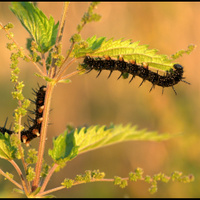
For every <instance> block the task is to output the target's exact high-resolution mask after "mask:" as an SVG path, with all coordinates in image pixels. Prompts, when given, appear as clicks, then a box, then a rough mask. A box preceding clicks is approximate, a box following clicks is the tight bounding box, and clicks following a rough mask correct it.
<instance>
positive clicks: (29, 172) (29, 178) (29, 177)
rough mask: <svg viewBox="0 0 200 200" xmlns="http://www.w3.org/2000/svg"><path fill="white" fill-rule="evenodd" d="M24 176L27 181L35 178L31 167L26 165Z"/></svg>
mask: <svg viewBox="0 0 200 200" xmlns="http://www.w3.org/2000/svg"><path fill="white" fill-rule="evenodd" d="M26 178H27V180H28V181H33V179H34V178H35V172H34V168H33V167H28V170H27V175H26Z"/></svg>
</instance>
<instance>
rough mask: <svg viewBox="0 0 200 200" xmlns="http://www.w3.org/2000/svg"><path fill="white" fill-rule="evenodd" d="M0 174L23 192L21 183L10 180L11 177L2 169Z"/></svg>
mask: <svg viewBox="0 0 200 200" xmlns="http://www.w3.org/2000/svg"><path fill="white" fill-rule="evenodd" d="M0 174H1V175H3V176H4V177H5V178H7V179H8V180H9V181H10V182H12V183H13V184H15V185H16V186H17V187H18V188H19V189H21V190H23V188H22V186H21V185H20V184H19V183H17V182H16V181H14V180H13V179H12V178H10V176H8V175H7V174H6V173H4V172H3V171H2V170H1V169H0Z"/></svg>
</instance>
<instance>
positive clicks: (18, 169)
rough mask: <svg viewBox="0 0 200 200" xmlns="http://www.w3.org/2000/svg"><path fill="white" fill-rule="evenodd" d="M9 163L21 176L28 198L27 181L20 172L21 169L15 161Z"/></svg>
mask: <svg viewBox="0 0 200 200" xmlns="http://www.w3.org/2000/svg"><path fill="white" fill-rule="evenodd" d="M9 162H10V163H11V164H12V165H13V167H14V168H15V169H16V171H17V173H18V174H19V177H20V179H21V182H22V185H23V189H24V192H25V194H26V195H27V196H28V194H29V192H28V190H27V187H26V179H25V178H24V176H23V174H22V171H21V170H20V168H19V167H18V165H17V164H16V163H15V161H14V160H9Z"/></svg>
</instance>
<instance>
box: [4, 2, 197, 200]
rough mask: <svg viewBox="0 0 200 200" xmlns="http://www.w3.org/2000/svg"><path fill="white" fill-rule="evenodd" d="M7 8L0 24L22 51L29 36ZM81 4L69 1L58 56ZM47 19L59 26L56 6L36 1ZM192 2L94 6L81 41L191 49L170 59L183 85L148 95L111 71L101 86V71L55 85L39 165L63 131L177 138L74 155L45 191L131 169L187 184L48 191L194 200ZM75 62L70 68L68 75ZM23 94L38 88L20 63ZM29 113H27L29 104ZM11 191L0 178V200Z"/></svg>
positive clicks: (7, 102) (7, 112) (10, 105)
mask: <svg viewBox="0 0 200 200" xmlns="http://www.w3.org/2000/svg"><path fill="white" fill-rule="evenodd" d="M10 5H11V4H10V3H3V2H1V3H0V22H1V23H2V24H3V25H5V24H7V23H8V22H12V23H13V24H14V26H15V27H14V29H12V31H13V33H14V36H15V37H14V38H15V40H16V41H17V42H18V43H19V44H20V45H21V46H23V47H24V48H25V47H26V38H27V37H29V35H28V33H27V32H26V30H25V29H24V28H23V26H22V25H21V24H20V22H19V21H18V19H17V18H16V17H15V16H14V14H13V13H12V12H11V11H10V10H9V6H10ZM88 6H89V3H88V2H84V3H81V2H72V3H71V4H70V7H69V10H68V18H67V21H66V26H65V31H64V37H63V41H64V42H63V54H64V55H65V52H66V50H67V49H68V48H69V46H70V43H69V39H70V37H71V35H72V34H74V33H75V32H76V27H77V24H79V22H80V20H81V17H82V16H83V14H84V12H86V11H87V9H88ZM38 7H39V9H41V10H42V11H43V12H44V13H45V14H46V15H47V17H49V16H50V15H52V16H53V17H54V19H55V22H57V21H58V20H60V17H61V13H62V9H63V3H62V2H58V3H57V2H54V3H52V2H39V3H38ZM199 10H200V3H199V2H191V3H188V2H177V3H175V2H162V3H157V2H153V3H150V2H142V3H137V2H123V3H122V2H116V3H114V2H113V3H110V2H102V3H100V4H99V5H98V9H97V10H96V12H97V13H98V14H100V15H102V19H101V21H100V22H96V23H95V22H92V23H90V24H88V25H87V26H86V27H85V28H84V29H83V31H82V37H83V38H84V39H86V38H88V37H91V36H93V35H96V36H97V37H100V36H105V37H107V38H112V37H113V38H114V39H115V40H116V39H119V38H124V39H132V41H140V44H141V45H142V44H148V45H149V49H154V48H156V49H158V50H159V53H160V54H166V55H171V54H174V53H175V52H177V51H178V50H181V49H187V46H188V45H189V44H195V45H197V47H196V49H195V50H194V51H193V52H192V53H191V54H190V55H186V54H185V55H184V56H183V57H181V58H179V59H178V60H177V62H178V63H180V64H181V65H183V66H184V70H185V73H184V76H185V77H186V81H188V82H190V83H191V85H187V84H185V83H183V82H180V84H178V85H176V86H175V89H176V91H177V93H178V95H177V96H176V95H175V94H174V91H173V90H172V89H171V88H165V91H164V94H163V95H162V88H160V87H158V86H157V87H156V88H155V89H154V90H153V91H152V92H151V93H149V89H150V87H151V83H148V82H145V83H144V84H143V85H142V87H140V88H138V86H139V84H140V82H141V79H140V78H138V77H136V78H135V79H134V80H133V81H132V82H131V84H129V83H128V80H123V79H120V80H117V77H118V76H119V72H114V73H113V74H112V76H111V78H110V79H107V76H108V74H109V72H106V71H104V72H102V74H101V76H99V78H98V79H96V75H97V72H95V71H92V72H91V73H89V74H86V75H82V76H79V75H76V76H74V77H72V79H71V80H72V83H70V84H58V85H57V86H56V88H55V90H54V93H53V99H52V105H51V108H52V109H53V110H52V112H51V114H50V119H49V121H50V123H52V125H50V126H49V127H48V140H47V148H46V152H45V156H44V158H45V159H46V160H47V161H48V163H49V164H50V163H51V159H49V158H48V151H47V149H48V148H51V147H52V142H51V141H52V139H53V137H55V136H57V135H59V134H61V133H63V132H64V130H65V129H66V125H68V124H72V125H74V126H76V127H77V126H83V125H96V124H99V125H104V124H105V125H110V123H111V122H112V123H114V124H120V123H122V124H124V125H126V124H127V123H131V124H132V125H138V129H147V130H149V131H154V130H156V131H158V132H159V133H170V134H176V133H181V135H180V136H177V137H175V138H173V139H170V140H168V141H165V142H148V141H132V142H125V143H121V144H116V145H113V146H109V147H105V148H101V149H98V150H94V151H91V152H88V153H85V154H83V155H80V156H78V157H77V158H75V159H74V160H73V161H72V162H69V163H68V164H67V165H66V167H65V168H64V169H62V170H61V171H60V172H59V173H56V174H54V175H53V176H52V178H51V181H50V183H49V184H48V186H47V189H50V188H53V187H56V186H59V184H60V182H62V181H63V179H64V178H65V177H66V178H74V177H75V175H76V174H83V173H84V171H85V170H94V169H99V170H100V171H103V172H105V173H106V177H107V178H113V177H114V176H121V177H127V176H128V173H129V172H130V171H134V170H135V169H136V168H137V167H141V168H143V169H144V174H145V175H154V174H156V173H159V172H164V173H165V174H167V175H170V174H171V173H172V172H174V171H176V170H177V171H181V172H183V173H184V174H185V175H188V174H193V175H194V176H195V181H194V182H192V183H187V184H183V183H177V182H175V183H173V182H171V181H170V182H169V183H167V184H166V183H159V184H158V192H157V193H155V194H154V195H150V194H149V192H148V188H149V184H147V183H145V182H143V181H138V182H136V183H131V182H130V183H129V186H128V187H126V188H125V189H121V188H119V187H118V186H114V185H113V184H112V183H103V182H102V183H89V184H82V185H78V186H75V187H72V188H71V189H66V190H62V191H59V192H55V193H54V195H56V197H77V198H78V197H79V198H80V197H86V198H90V197H91V198H92V197H93V198H95V197H102V198H103V197H104V198H105V197H107V198H109V197H110V198H111V197H113V198H116V197H121V198H123V197H133V198H136V197H143V198H145V197H151V198H152V197H153V198H156V197H159V198H162V197H163V198H164V197H168V198H170V197H179V198H180V197H182V198H192V197H193V198H194V197H200V191H199V184H200V145H199V143H200V135H199V133H200V131H199V130H200V123H199V119H200V114H199V111H198V110H199V109H200V78H199V77H198V76H199V75H200V68H199V55H200V45H199V41H200V40H199V36H200V24H199V23H200V12H199ZM7 42H8V40H7V38H6V36H5V33H4V31H1V32H0V49H1V50H0V51H1V54H0V66H1V73H0V113H1V114H0V124H1V126H3V124H4V122H5V119H6V117H8V119H9V120H8V124H10V123H11V122H12V121H13V118H12V117H13V116H12V114H13V110H14V109H15V108H16V106H17V103H16V101H15V100H13V99H12V96H11V91H12V88H13V84H12V83H11V82H10V68H9V65H10V60H9V57H10V51H9V50H8V49H7V48H6V43H7ZM77 65H78V63H76V64H74V65H73V66H72V67H71V70H74V69H75V68H76V67H77ZM19 66H20V69H21V73H20V80H23V81H24V83H25V85H26V87H25V88H24V95H25V97H27V98H32V99H33V98H34V97H33V95H32V90H31V88H37V87H38V86H37V83H39V84H40V85H42V84H45V82H44V81H43V80H41V79H40V78H38V77H36V76H35V75H34V73H35V72H37V71H36V68H35V67H34V65H33V64H29V63H28V64H27V63H25V62H23V61H21V62H20V64H19ZM32 108H34V106H33V105H32ZM38 142H39V139H34V140H33V141H32V142H31V146H32V147H37V146H38ZM0 166H1V168H2V169H3V170H4V171H9V172H11V173H14V174H15V177H14V178H15V180H19V179H18V175H17V174H16V173H15V170H14V169H13V167H12V166H11V165H10V163H8V162H5V161H4V160H0ZM13 186H14V185H13V184H12V183H10V182H9V181H4V177H2V176H0V197H21V196H20V195H18V194H16V193H14V192H10V191H12V189H13Z"/></svg>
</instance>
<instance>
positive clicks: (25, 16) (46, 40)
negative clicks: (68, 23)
mask: <svg viewBox="0 0 200 200" xmlns="http://www.w3.org/2000/svg"><path fill="white" fill-rule="evenodd" d="M10 9H11V11H12V12H13V13H14V14H15V15H16V16H17V17H18V19H19V20H20V22H21V23H22V25H23V26H24V28H26V30H27V31H28V32H29V33H30V35H31V36H32V38H33V39H34V40H35V41H36V43H37V44H38V51H39V52H43V53H45V52H47V51H48V50H49V49H50V48H51V47H52V46H53V45H54V44H55V42H56V36H57V32H58V25H59V23H57V24H56V25H55V22H54V19H53V17H52V16H50V18H49V20H48V18H47V17H46V16H45V15H44V13H43V12H42V11H41V10H39V9H38V8H37V7H35V6H34V5H33V4H32V3H29V2H13V3H12V7H10Z"/></svg>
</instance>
